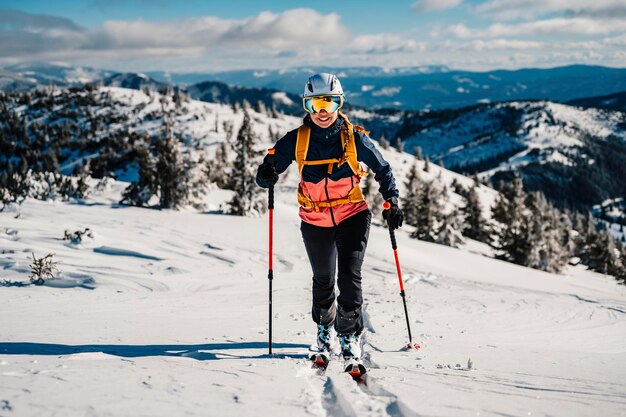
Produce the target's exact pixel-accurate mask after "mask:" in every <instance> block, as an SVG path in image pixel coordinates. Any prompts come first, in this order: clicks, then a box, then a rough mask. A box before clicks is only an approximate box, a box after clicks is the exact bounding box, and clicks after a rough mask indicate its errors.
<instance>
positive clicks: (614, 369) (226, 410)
mask: <svg viewBox="0 0 626 417" xmlns="http://www.w3.org/2000/svg"><path fill="white" fill-rule="evenodd" d="M104 91H107V92H108V93H109V94H111V95H112V96H113V97H114V98H115V101H116V103H117V104H116V106H119V108H117V110H119V111H122V112H123V111H125V110H126V111H127V112H128V113H129V114H131V115H132V116H131V118H130V119H129V120H127V121H126V122H124V123H129V124H130V125H133V126H136V128H137V129H141V130H143V131H155V130H156V129H158V123H156V122H155V121H152V122H150V121H147V120H145V118H144V117H142V115H144V114H148V113H149V112H150V111H153V110H154V109H155V108H157V107H160V103H159V100H158V96H155V97H156V98H154V100H152V99H151V98H150V97H148V96H146V95H144V94H143V93H141V92H137V91H132V90H125V89H120V88H105V89H104ZM141 103H143V104H144V105H143V106H139V107H140V108H141V112H144V113H141V112H140V113H139V114H134V113H133V112H132V111H131V109H132V108H133V106H137V105H138V104H141ZM187 107H188V112H187V114H186V115H185V116H180V120H177V123H176V126H177V129H180V133H181V134H182V135H183V137H185V138H189V139H192V138H197V139H199V140H200V142H201V143H202V144H203V145H204V146H205V148H206V149H207V151H209V152H210V151H211V149H212V148H214V147H215V146H214V145H215V144H217V143H219V142H221V141H223V140H225V132H223V131H222V130H221V129H218V130H219V131H218V132H214V131H213V130H212V129H213V127H214V125H215V121H216V120H219V121H220V123H221V121H224V120H232V121H233V123H234V124H235V125H237V124H238V123H240V117H241V115H240V114H234V113H233V112H232V109H231V108H230V106H222V105H216V104H207V103H200V102H196V101H191V102H189V103H188V104H187ZM196 116H197V118H196ZM253 119H254V120H255V126H256V129H257V132H258V133H259V134H260V135H262V137H263V138H265V139H264V140H266V141H267V140H268V138H267V131H268V128H269V126H272V128H273V129H275V130H276V129H278V130H279V131H286V130H287V129H291V128H293V127H295V126H297V124H298V118H289V117H283V118H281V119H271V118H268V117H267V116H265V115H262V114H258V113H254V112H253ZM133 123H134V124H133ZM116 127H117V128H119V126H112V127H111V128H116ZM261 146H262V147H268V146H269V143H268V142H265V143H264V144H262V145H261ZM381 151H382V152H383V154H384V156H385V158H386V159H387V160H389V162H390V163H391V165H392V166H393V168H394V173H395V175H396V177H397V179H398V183H399V186H400V187H401V188H402V187H403V184H402V183H403V181H404V180H403V178H404V177H405V175H406V173H407V172H408V170H409V169H410V167H411V165H412V163H413V162H414V158H413V157H412V156H410V155H408V154H406V153H399V152H396V151H395V150H381ZM418 164H419V167H420V168H423V164H424V162H418ZM420 174H421V175H422V177H423V178H437V177H438V178H440V180H441V181H442V182H443V183H446V184H448V186H450V184H451V182H452V180H453V179H456V180H457V181H458V182H460V183H461V184H463V185H464V186H465V187H468V186H469V185H471V183H472V181H471V180H470V179H469V178H467V177H463V176H461V175H458V174H455V173H452V172H450V171H447V170H444V169H441V168H439V167H437V166H435V165H431V166H430V172H428V173H427V172H424V171H423V170H422V171H421V173H420ZM296 182H297V170H296V167H295V165H292V166H291V167H290V169H289V171H288V173H287V174H286V175H284V176H283V177H282V178H281V181H280V182H279V185H278V189H277V195H276V201H277V204H276V210H275V243H274V249H275V262H274V265H275V267H274V268H275V280H274V293H273V298H274V317H273V324H274V355H273V356H272V357H269V356H267V339H268V334H267V331H268V330H267V328H268V318H267V297H268V294H267V291H268V281H267V218H266V217H262V218H238V217H233V216H225V215H220V214H215V211H214V210H215V209H217V208H218V207H219V206H220V205H221V204H223V203H224V202H225V201H227V200H228V199H229V198H230V194H229V192H227V191H221V190H212V191H209V192H208V193H207V195H206V197H205V199H206V203H207V208H208V209H207V210H208V211H206V212H197V211H194V210H182V211H168V210H164V211H158V210H150V209H141V208H135V207H125V206H119V205H117V201H119V198H120V193H121V190H122V189H123V188H124V187H125V186H126V185H127V183H124V182H113V183H112V185H111V186H110V188H109V189H107V190H105V191H103V192H100V193H97V194H96V195H94V196H92V197H90V198H89V199H88V200H86V201H84V202H82V203H63V202H60V201H57V202H53V201H48V202H42V201H36V200H27V201H26V202H25V203H24V204H23V205H22V206H21V207H19V208H15V209H13V210H6V211H4V212H0V253H1V254H2V255H1V256H0V271H2V272H1V275H0V283H2V286H1V287H0V306H1V307H0V317H2V318H3V326H2V327H1V328H0V335H1V337H0V415H2V416H3V417H6V416H11V417H13V416H35V415H36V416H55V415H63V416H65V415H94V416H142V415H145V416H171V415H198V416H207V415H208V416H224V415H229V416H267V415H272V416H304V415H312V416H354V417H356V416H359V417H361V416H386V415H389V416H394V417H397V416H422V415H423V416H467V415H488V416H496V415H498V416H499V415H516V416H517V415H533V416H536V415H539V416H542V415H545V416H547V415H568V416H587V415H602V416H619V415H623V410H624V409H625V408H626V395H625V394H624V392H626V383H624V378H623V376H624V375H625V373H626V337H624V336H626V287H624V286H619V285H618V284H616V282H615V281H614V279H613V278H612V277H605V276H602V275H599V274H595V273H591V272H588V271H585V270H583V269H582V268H579V267H571V269H569V270H568V271H567V273H566V274H564V275H552V274H548V273H544V272H540V271H537V270H531V269H527V268H523V267H520V266H516V265H513V264H509V263H505V262H501V261H496V260H493V259H491V258H488V257H486V256H484V255H482V253H483V252H485V249H484V248H482V247H481V246H479V245H478V244H476V243H472V242H470V243H469V244H468V245H467V246H466V248H465V249H463V250H459V249H452V248H449V247H444V246H440V245H436V244H430V243H426V242H421V241H417V240H413V239H409V238H408V233H407V232H408V230H407V228H404V229H402V230H400V231H399V232H398V233H397V237H398V245H399V248H400V249H399V254H400V260H401V263H402V270H403V276H404V280H405V284H406V288H407V297H408V308H409V313H410V318H411V327H412V331H413V334H414V341H416V342H418V343H420V344H421V345H422V349H421V350H420V351H417V352H415V351H413V352H404V351H401V348H402V346H403V345H404V344H405V343H406V342H407V333H406V323H405V319H404V312H403V310H402V304H401V300H400V296H399V289H398V281H397V276H396V273H395V265H394V263H393V254H392V252H391V248H390V244H389V237H388V232H387V230H385V229H383V228H381V227H380V226H378V225H376V223H375V224H374V226H373V228H372V231H371V237H370V242H369V248H368V254H367V257H366V260H365V264H364V268H363V276H364V278H363V285H364V296H365V311H366V318H367V332H366V333H365V335H364V351H365V352H366V353H365V355H366V356H365V358H366V362H367V364H368V365H369V367H370V371H369V374H368V382H367V385H356V384H355V383H354V382H353V381H351V380H350V379H349V378H348V377H347V376H346V375H344V374H343V373H342V372H341V366H340V363H339V362H338V361H337V360H335V361H334V362H332V363H331V366H330V368H329V369H328V370H327V372H326V374H325V375H318V374H316V373H315V372H313V371H312V370H311V369H310V367H309V364H308V362H307V359H306V357H307V355H308V353H309V346H310V344H311V343H313V341H314V338H315V334H314V332H315V326H314V324H313V322H312V321H311V320H310V318H309V315H310V286H311V283H310V276H311V271H310V267H309V264H308V260H307V259H306V253H305V250H304V247H303V244H302V240H301V237H300V232H299V218H298V215H297V205H296V204H297V203H296V198H295V192H294V191H295V185H296ZM449 192H450V196H451V201H452V203H451V204H456V203H460V199H459V197H458V196H457V195H455V194H454V193H452V191H449ZM480 193H481V197H482V199H483V203H484V205H485V206H486V207H488V206H489V205H490V204H491V202H492V201H493V198H494V196H495V193H494V191H493V190H491V189H489V188H487V187H481V190H480ZM86 227H89V228H90V229H92V230H93V232H94V237H93V238H88V237H85V238H84V240H83V242H82V243H80V244H71V243H69V242H68V241H64V240H63V239H62V238H63V235H64V232H65V231H66V230H68V231H70V232H73V231H75V230H83V229H84V228H86ZM33 252H34V253H35V255H36V256H37V257H41V256H44V255H46V254H48V253H54V254H55V256H54V258H55V259H56V260H58V261H60V264H59V269H60V270H61V272H62V275H61V276H60V277H59V278H58V279H55V280H52V281H50V282H49V283H48V284H47V285H46V286H43V287H36V286H23V285H24V284H25V283H28V275H29V267H28V265H29V263H30V261H31V258H30V257H31V256H32V255H31V254H32V253H33ZM335 359H336V358H335ZM470 362H471V366H470ZM470 368H471V369H470Z"/></svg>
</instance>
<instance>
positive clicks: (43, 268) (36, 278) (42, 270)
mask: <svg viewBox="0 0 626 417" xmlns="http://www.w3.org/2000/svg"><path fill="white" fill-rule="evenodd" d="M32 255H33V262H32V263H31V264H30V271H31V275H30V282H32V283H33V284H35V285H43V284H44V283H45V282H46V281H47V280H48V279H50V278H53V277H54V273H55V272H57V271H58V268H57V264H58V262H55V261H53V260H52V257H53V256H54V254H53V253H49V254H48V255H46V256H44V257H43V258H37V257H35V254H34V253H33V254H32Z"/></svg>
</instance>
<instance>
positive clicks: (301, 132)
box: [296, 125, 311, 175]
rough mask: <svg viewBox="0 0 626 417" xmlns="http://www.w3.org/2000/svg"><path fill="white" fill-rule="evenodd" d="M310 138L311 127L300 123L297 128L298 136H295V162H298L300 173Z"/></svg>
mask: <svg viewBox="0 0 626 417" xmlns="http://www.w3.org/2000/svg"><path fill="white" fill-rule="evenodd" d="M310 139H311V128H310V127H309V126H307V125H302V126H300V127H299V128H298V136H297V138H296V162H297V163H298V171H299V172H300V175H302V168H304V161H306V154H307V152H308V151H309V140H310Z"/></svg>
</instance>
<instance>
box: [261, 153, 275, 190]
mask: <svg viewBox="0 0 626 417" xmlns="http://www.w3.org/2000/svg"><path fill="white" fill-rule="evenodd" d="M259 178H261V179H262V180H263V181H265V182H266V183H267V185H269V186H270V187H271V186H273V185H274V184H276V182H277V181H278V173H277V172H276V167H274V164H273V163H272V162H270V161H267V160H266V161H263V163H262V164H261V165H260V166H259Z"/></svg>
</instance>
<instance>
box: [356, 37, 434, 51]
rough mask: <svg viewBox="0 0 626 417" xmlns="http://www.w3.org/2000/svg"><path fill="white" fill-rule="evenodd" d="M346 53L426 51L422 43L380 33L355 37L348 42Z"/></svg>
mask: <svg viewBox="0 0 626 417" xmlns="http://www.w3.org/2000/svg"><path fill="white" fill-rule="evenodd" d="M347 49H348V52H364V53H368V54H388V53H396V52H423V51H425V50H426V49H427V46H426V44H425V43H424V42H416V41H414V40H412V39H405V38H402V37H400V36H397V35H391V34H387V33H380V34H374V35H362V36H357V37H356V38H354V39H353V40H352V42H350V44H349V46H348V48H347Z"/></svg>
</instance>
